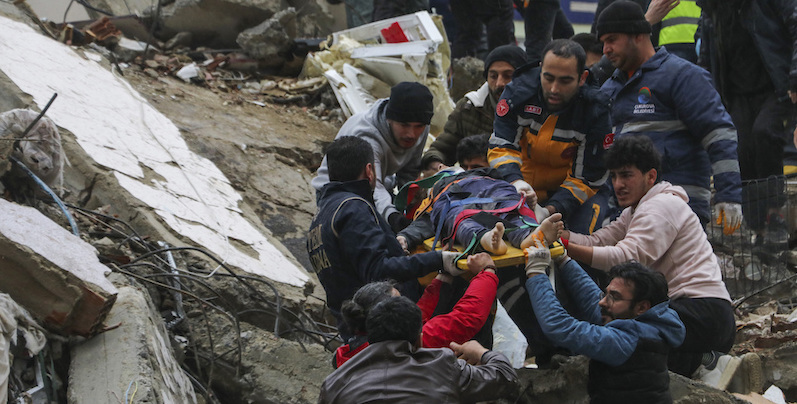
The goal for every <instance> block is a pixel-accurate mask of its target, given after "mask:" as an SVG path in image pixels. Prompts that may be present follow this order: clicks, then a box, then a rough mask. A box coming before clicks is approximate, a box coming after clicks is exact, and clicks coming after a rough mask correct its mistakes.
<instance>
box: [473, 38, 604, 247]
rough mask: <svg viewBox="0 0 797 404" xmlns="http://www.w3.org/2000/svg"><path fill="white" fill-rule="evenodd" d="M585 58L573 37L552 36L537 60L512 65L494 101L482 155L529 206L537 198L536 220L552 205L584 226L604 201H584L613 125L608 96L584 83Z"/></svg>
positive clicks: (597, 183) (598, 175)
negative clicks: (511, 72) (511, 75)
mask: <svg viewBox="0 0 797 404" xmlns="http://www.w3.org/2000/svg"><path fill="white" fill-rule="evenodd" d="M586 58H587V56H586V53H585V52H584V49H583V48H582V47H581V45H579V44H578V43H576V42H574V41H571V40H568V39H557V40H555V41H553V42H551V43H550V44H549V45H548V46H547V47H546V48H545V50H544V52H543V61H542V65H541V66H539V67H534V66H531V65H527V66H526V67H524V68H522V69H518V70H517V71H515V77H514V78H513V79H512V82H511V83H509V84H508V85H507V86H506V89H505V90H504V94H503V95H502V96H501V99H500V100H499V101H498V105H497V106H496V109H495V115H496V117H495V124H494V132H493V135H492V137H491V138H490V149H489V151H488V154H487V159H488V161H489V162H490V166H491V167H493V168H496V169H498V171H499V172H501V174H502V175H503V177H504V179H505V180H506V181H507V182H510V183H512V185H514V186H515V188H516V189H517V190H518V192H524V193H525V194H526V197H527V199H528V200H529V205H530V206H534V204H535V203H536V202H537V200H539V201H540V202H541V206H544V207H545V209H537V211H538V214H537V219H538V220H539V221H542V219H544V216H545V215H548V214H552V213H555V212H559V213H561V214H562V215H563V216H564V220H565V223H567V224H568V225H569V226H570V227H571V228H576V229H578V231H582V232H586V233H589V232H591V231H592V230H594V228H595V226H596V225H597V224H599V223H601V222H602V220H601V219H600V217H602V215H604V214H605V211H606V209H605V202H603V203H596V204H593V203H589V204H585V203H584V202H585V201H587V199H589V198H591V197H593V196H594V195H595V194H596V192H597V191H598V189H599V188H600V187H601V186H602V185H603V183H604V182H605V181H606V168H605V167H604V166H603V160H602V156H603V150H604V143H605V142H606V140H607V139H609V140H610V139H611V132H612V129H611V124H610V121H609V111H610V108H611V107H610V105H609V102H608V98H606V97H605V96H602V95H601V94H600V92H599V91H598V89H597V88H594V87H591V86H588V85H585V81H586V79H587V75H588V72H587V70H585V63H586ZM604 200H605V199H604ZM582 206H583V208H584V209H585V210H586V211H587V212H585V213H586V214H584V212H579V210H580V209H582ZM540 214H542V215H543V216H540ZM576 217H578V219H576ZM573 226H575V227H573Z"/></svg>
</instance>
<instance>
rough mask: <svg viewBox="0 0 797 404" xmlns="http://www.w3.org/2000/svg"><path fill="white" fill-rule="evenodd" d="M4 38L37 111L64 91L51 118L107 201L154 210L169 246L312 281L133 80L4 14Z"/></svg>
mask: <svg viewBox="0 0 797 404" xmlns="http://www.w3.org/2000/svg"><path fill="white" fill-rule="evenodd" d="M0 37H1V38H0V52H2V54H3V55H7V57H5V58H2V60H0V70H2V72H3V73H5V75H6V76H8V78H9V79H10V81H12V82H13V84H14V85H16V86H17V87H19V90H21V91H22V92H25V93H28V94H30V95H31V96H32V99H33V101H34V103H35V104H37V105H39V107H40V108H41V107H43V106H44V104H45V103H46V102H47V101H48V100H49V98H50V97H51V96H52V92H53V91H56V92H58V93H59V94H60V95H59V98H58V100H59V101H58V102H56V103H54V104H53V106H52V107H51V108H50V110H49V111H48V113H47V115H48V117H49V118H50V119H52V120H53V121H54V122H55V123H56V125H58V126H59V127H61V128H64V129H66V130H67V131H69V132H71V135H72V136H74V139H75V141H76V143H77V144H78V145H79V146H80V147H81V148H82V150H80V151H79V153H80V156H81V158H79V159H78V158H70V159H71V160H72V161H73V165H74V166H81V168H82V169H85V170H86V172H89V171H90V170H92V169H94V170H96V171H97V174H96V177H95V178H94V179H89V180H88V181H99V178H102V179H103V181H109V182H115V184H113V185H114V190H113V191H106V192H108V193H109V194H113V195H108V196H109V198H112V199H113V200H107V201H104V203H110V204H118V205H121V206H130V205H133V206H132V207H136V208H137V207H139V206H135V205H136V204H139V205H141V206H140V207H148V209H146V208H145V209H142V211H144V212H145V213H144V214H141V215H139V214H137V215H138V216H140V218H139V220H141V221H143V222H145V223H144V224H143V225H144V226H149V227H148V228H147V230H148V232H150V233H157V234H159V236H160V237H161V238H163V239H165V240H166V241H168V242H169V243H170V244H172V245H179V244H185V243H186V242H187V241H186V240H190V242H193V243H195V244H196V245H200V246H202V247H204V248H206V249H207V250H209V251H211V252H212V253H214V254H215V255H216V256H218V257H219V258H220V259H221V260H224V261H225V262H226V263H227V264H230V265H232V266H234V267H237V268H240V269H242V270H244V271H246V272H250V273H252V274H255V275H260V276H265V277H268V278H270V279H272V280H274V281H278V282H282V283H285V284H288V285H292V286H297V287H299V288H305V287H306V286H307V285H308V282H309V279H310V278H309V276H308V274H307V272H305V271H304V270H303V269H301V268H300V267H299V266H298V265H297V263H296V261H295V259H293V258H292V257H291V258H289V257H288V256H289V255H290V253H288V252H287V250H286V249H285V248H284V246H280V245H279V243H278V242H277V241H275V240H273V239H269V237H267V234H268V231H267V230H266V229H265V228H264V227H263V226H262V225H260V224H259V223H253V222H250V221H248V220H247V219H246V218H245V215H244V209H243V208H242V207H240V206H239V204H240V203H241V201H242V197H241V195H240V194H239V193H238V192H237V191H236V190H235V189H234V188H233V187H232V185H231V184H230V182H229V180H228V179H227V178H226V177H225V176H224V175H223V174H222V173H221V171H220V170H219V169H218V168H217V167H216V166H215V165H214V164H213V163H212V162H211V161H210V160H208V159H205V158H201V157H199V156H198V155H196V154H195V153H193V152H192V151H191V150H190V149H189V148H188V146H187V145H186V143H185V140H184V139H183V138H182V136H181V135H180V132H179V129H178V128H177V127H176V126H175V125H174V123H172V122H171V121H170V120H169V119H167V118H166V117H165V116H163V114H161V113H160V112H158V111H157V110H156V109H155V108H153V107H152V105H150V104H149V103H148V102H147V101H145V100H144V99H143V98H142V97H141V96H140V95H139V94H138V93H137V92H135V90H133V89H132V88H131V87H130V86H129V84H128V83H127V82H125V81H123V80H122V79H119V78H117V77H115V76H114V75H113V74H112V73H111V72H109V71H107V70H105V69H103V68H102V67H101V66H100V65H98V64H97V63H95V62H93V61H91V60H87V59H84V58H83V57H81V56H80V55H79V54H77V53H76V52H74V51H73V50H72V49H70V48H69V47H67V46H65V45H62V44H59V43H57V42H55V41H53V40H51V39H49V38H46V37H44V36H42V35H40V34H38V33H36V32H35V31H33V30H32V29H30V28H29V27H28V26H25V25H23V24H20V23H16V22H13V21H11V20H8V19H6V18H0ZM53 66H58V69H56V70H54V69H53ZM76 150H77V149H76ZM70 157H71V156H70ZM97 167H102V170H97ZM73 168H74V167H73ZM108 173H110V174H108ZM91 186H92V187H93V185H91ZM119 186H121V187H119Z"/></svg>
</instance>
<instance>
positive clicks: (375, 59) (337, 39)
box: [302, 11, 454, 134]
mask: <svg viewBox="0 0 797 404" xmlns="http://www.w3.org/2000/svg"><path fill="white" fill-rule="evenodd" d="M433 18H439V16H435V17H432V16H430V15H429V13H427V12H426V11H421V12H417V13H415V14H409V15H404V16H400V17H396V18H392V19H387V20H383V21H376V22H373V23H371V24H366V25H362V26H359V27H356V28H351V29H348V30H344V31H340V32H335V33H333V34H332V42H331V43H330V44H328V49H327V50H324V51H321V52H316V53H315V54H312V55H308V57H307V59H306V61H305V65H304V68H303V70H302V76H303V77H316V76H320V75H324V76H326V77H327V79H329V80H330V81H331V84H332V88H333V89H334V90H335V93H336V95H338V101H339V103H340V104H341V107H342V108H343V111H344V112H348V113H349V114H350V115H353V114H355V113H357V112H360V111H362V110H364V109H365V108H367V107H368V105H370V102H373V101H369V99H368V98H366V99H363V98H362V97H360V98H359V99H358V98H357V96H356V94H357V93H359V92H362V88H363V85H362V84H360V83H359V82H357V81H354V82H351V81H350V80H353V79H357V78H360V77H362V75H357V76H352V75H351V74H349V75H347V74H346V70H345V68H344V67H345V66H347V65H349V66H353V67H357V68H360V69H362V71H364V72H365V73H367V74H369V75H371V76H373V77H375V78H376V79H379V80H381V81H382V82H385V83H387V84H388V85H389V86H393V85H396V84H398V83H399V82H401V81H416V82H419V83H422V84H425V85H426V86H427V87H429V89H430V90H431V91H432V94H433V95H434V105H435V113H434V117H433V118H432V123H431V127H430V132H431V133H432V134H438V133H440V132H441V131H442V130H443V126H444V125H445V122H446V120H447V119H448V115H449V114H450V113H451V111H453V109H454V103H453V102H452V101H451V97H450V96H449V95H448V90H447V85H446V82H447V80H446V74H447V71H448V65H449V61H448V59H447V58H446V57H444V53H443V52H439V51H438V49H439V48H441V47H442V48H445V47H447V46H448V43H447V42H446V40H445V37H444V36H443V35H442V34H441V33H440V29H439V28H438V26H437V25H436V24H435V21H434V19H433ZM394 23H398V24H399V26H400V29H401V30H402V32H403V33H404V34H405V37H406V38H407V39H408V41H406V42H398V43H391V42H389V41H388V40H387V39H386V38H385V37H384V34H383V32H382V30H384V29H387V28H388V27H390V26H391V25H392V24H394ZM372 97H373V95H371V96H369V98H372Z"/></svg>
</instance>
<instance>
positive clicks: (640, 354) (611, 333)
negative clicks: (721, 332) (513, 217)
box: [526, 246, 686, 404]
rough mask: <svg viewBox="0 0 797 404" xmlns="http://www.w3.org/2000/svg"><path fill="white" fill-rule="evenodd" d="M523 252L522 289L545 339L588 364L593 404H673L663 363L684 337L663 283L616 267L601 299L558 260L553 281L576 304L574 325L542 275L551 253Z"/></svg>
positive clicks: (655, 275) (572, 265)
mask: <svg viewBox="0 0 797 404" xmlns="http://www.w3.org/2000/svg"><path fill="white" fill-rule="evenodd" d="M526 251H527V252H528V263H527V264H526V276H527V277H528V279H527V280H526V289H527V290H528V294H529V298H530V299H531V305H532V307H534V312H535V313H537V318H538V320H539V322H540V326H541V327H542V329H543V332H544V333H545V335H546V336H547V337H548V339H550V340H551V341H554V343H555V344H556V345H557V346H560V347H563V348H567V349H569V350H570V351H571V352H573V353H575V354H578V355H585V356H587V357H589V359H590V361H589V375H588V381H587V392H588V393H589V396H590V402H592V403H650V404H652V403H658V404H665V403H672V397H671V396H670V388H669V386H670V375H669V372H668V371H667V355H668V353H669V351H670V350H671V349H673V348H676V347H678V346H679V345H681V343H682V342H683V340H684V336H685V334H686V331H685V329H684V325H683V323H682V322H681V319H680V318H679V317H678V313H676V312H675V311H674V310H673V309H671V308H670V307H669V305H668V300H669V299H668V297H667V280H666V279H664V276H663V275H662V274H661V273H659V272H656V271H653V270H651V269H650V268H647V267H645V266H644V265H642V264H640V263H638V262H628V263H623V264H619V265H616V266H614V267H613V268H612V269H611V271H610V272H609V276H610V278H611V282H610V283H609V285H608V286H607V287H606V292H602V291H601V290H600V288H599V287H598V285H596V284H595V282H593V281H592V279H591V278H590V277H589V276H588V275H587V273H586V272H584V270H582V269H581V267H580V266H579V265H578V264H577V263H576V262H575V261H574V260H571V259H570V258H568V257H567V255H564V256H562V257H560V258H558V260H557V261H558V262H559V264H558V268H559V269H558V271H557V275H558V276H560V277H563V278H564V280H563V282H561V284H562V285H564V287H565V288H567V289H568V291H569V292H570V295H571V296H573V302H572V303H573V306H575V307H576V308H577V310H576V312H577V313H579V314H578V316H579V317H578V318H576V317H574V316H572V315H571V314H569V313H568V312H567V311H565V309H564V308H562V305H561V303H559V300H558V299H557V298H556V295H555V292H554V290H553V288H552V287H551V282H550V281H549V279H548V276H547V274H546V272H545V271H546V268H548V266H549V265H550V264H551V253H550V250H548V248H545V247H538V246H534V247H529V248H528V249H527V250H526ZM540 275H546V276H540Z"/></svg>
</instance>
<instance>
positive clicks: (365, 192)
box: [307, 136, 462, 341]
mask: <svg viewBox="0 0 797 404" xmlns="http://www.w3.org/2000/svg"><path fill="white" fill-rule="evenodd" d="M373 156H374V154H373V150H372V149H371V146H370V144H369V142H368V141H366V140H364V139H362V138H360V137H357V136H344V137H341V138H340V139H337V140H335V141H334V142H332V144H330V145H329V147H328V148H327V157H326V158H327V160H328V162H329V165H328V167H329V177H330V178H332V179H333V181H331V182H329V183H327V184H326V185H324V187H323V188H321V190H320V191H319V195H318V212H317V213H316V215H315V217H314V218H313V222H312V223H311V225H310V231H309V233H308V235H307V252H308V254H309V255H310V262H311V263H312V264H313V268H314V269H315V271H316V273H317V274H318V279H319V280H320V281H321V285H322V286H324V290H325V291H326V293H327V306H328V307H329V309H330V311H331V312H332V314H333V315H334V316H335V318H337V320H338V330H339V331H340V333H341V337H342V338H343V340H344V341H346V340H348V339H349V338H350V337H351V336H352V332H351V330H348V329H347V328H346V327H345V323H344V322H343V321H342V318H341V316H340V306H341V304H342V303H343V301H344V300H347V299H351V297H352V296H353V295H354V293H355V292H356V291H357V289H359V288H360V287H361V286H363V285H365V284H366V283H369V282H372V281H377V280H385V279H394V280H396V281H399V282H403V283H402V284H401V285H400V286H399V289H401V292H402V294H404V295H405V296H408V297H412V298H413V299H415V300H417V299H418V298H419V297H420V290H419V288H420V285H419V284H418V281H417V280H416V278H418V277H422V276H424V275H426V274H428V273H430V272H434V271H437V270H439V269H445V270H447V271H449V273H452V274H454V275H458V274H460V273H462V271H461V270H459V269H457V268H456V264H455V263H454V262H453V261H454V259H455V258H456V256H457V253H454V252H448V251H445V252H440V251H432V252H428V253H423V254H415V255H412V256H405V255H404V250H403V248H402V247H401V245H400V244H399V242H398V241H397V240H396V237H395V235H394V234H393V232H392V231H391V229H390V226H389V225H388V224H387V222H385V219H384V218H383V217H382V216H380V215H378V214H377V213H376V209H375V207H374V200H373V191H374V187H375V186H376V183H377V175H376V172H375V168H374V163H373V161H374V160H373Z"/></svg>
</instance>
